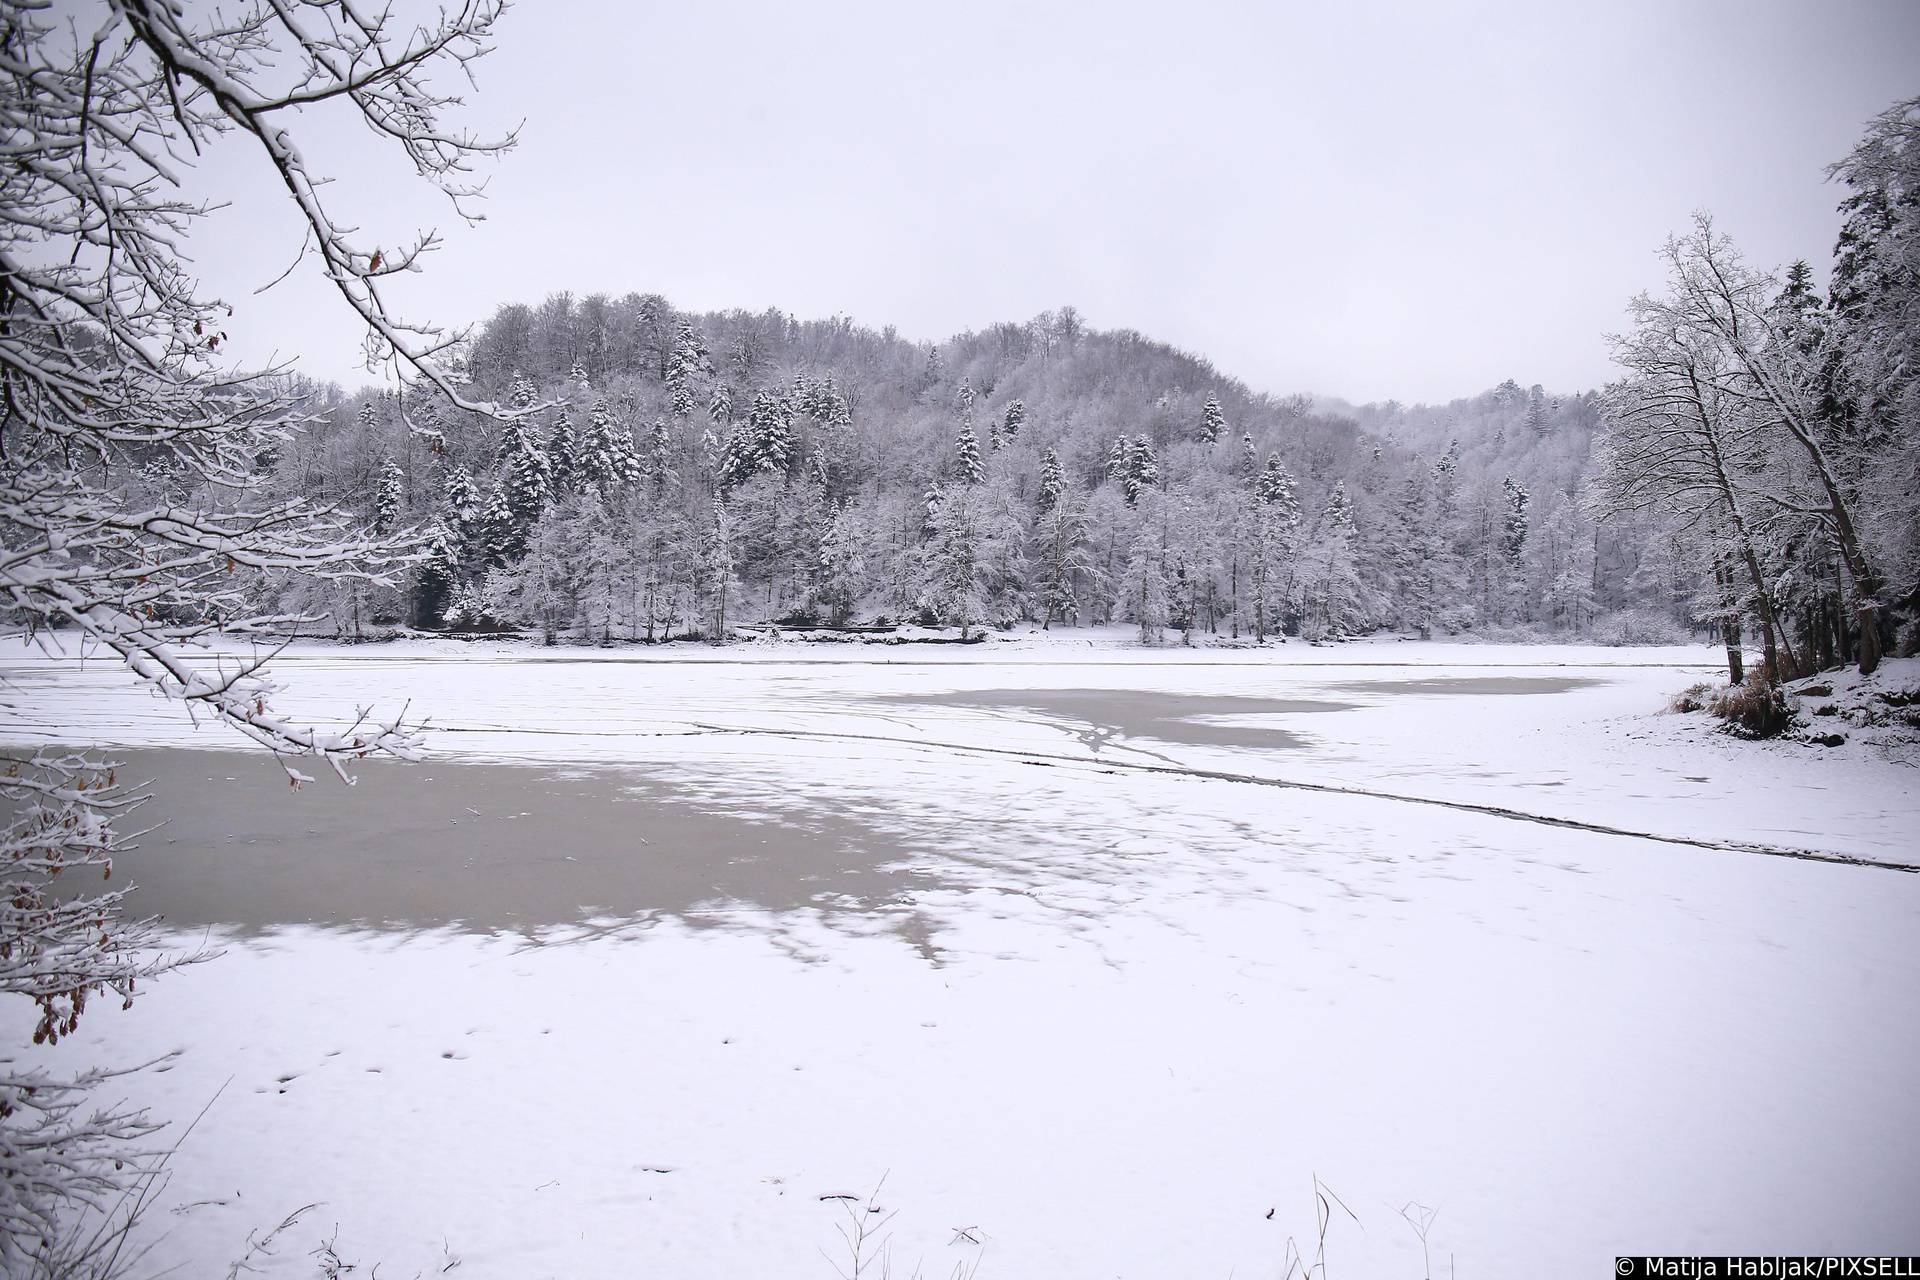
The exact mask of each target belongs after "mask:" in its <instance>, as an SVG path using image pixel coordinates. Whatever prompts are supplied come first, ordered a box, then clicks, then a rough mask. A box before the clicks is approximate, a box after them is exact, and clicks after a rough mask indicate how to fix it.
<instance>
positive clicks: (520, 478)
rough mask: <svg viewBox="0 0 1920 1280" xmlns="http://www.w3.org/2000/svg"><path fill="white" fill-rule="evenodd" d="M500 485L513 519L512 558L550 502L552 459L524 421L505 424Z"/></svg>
mask: <svg viewBox="0 0 1920 1280" xmlns="http://www.w3.org/2000/svg"><path fill="white" fill-rule="evenodd" d="M500 452H501V454H502V463H501V472H502V484H503V485H504V486H505V489H506V502H507V508H508V510H509V511H510V512H511V513H512V516H513V529H514V531H513V535H512V537H511V538H510V539H509V542H510V544H511V550H512V554H513V555H516V556H517V555H519V554H520V551H521V550H522V548H523V547H524V546H525V540H526V534H527V532H528V531H529V530H531V529H532V528H533V522H534V521H536V520H538V519H539V518H540V513H541V511H543V510H545V509H546V505H547V504H548V503H549V502H551V501H553V459H552V458H550V457H549V456H548V454H547V450H546V449H545V448H544V447H542V446H541V445H540V444H539V443H537V442H536V441H535V440H534V438H533V432H532V430H531V429H529V427H528V426H527V420H526V419H525V418H515V419H514V420H513V421H512V422H509V423H508V424H507V427H506V430H505V432H504V433H502V436H501V448H500Z"/></svg>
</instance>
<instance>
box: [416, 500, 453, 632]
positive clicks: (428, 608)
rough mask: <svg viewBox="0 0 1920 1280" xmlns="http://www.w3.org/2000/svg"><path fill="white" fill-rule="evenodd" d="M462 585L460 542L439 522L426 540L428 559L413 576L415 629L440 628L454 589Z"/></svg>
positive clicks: (443, 522)
mask: <svg viewBox="0 0 1920 1280" xmlns="http://www.w3.org/2000/svg"><path fill="white" fill-rule="evenodd" d="M459 584H460V551H459V545H458V540H457V539H456V537H455V535H454V534H453V532H452V531H451V530H449V529H448V528H447V524H446V521H444V520H441V521H437V522H436V523H435V524H434V526H433V530H432V532H431V533H430V534H429V535H428V537H427V554H426V558H425V559H424V560H422V561H421V562H420V567H419V568H418V569H417V570H416V571H415V573H414V589H413V621H414V625H415V626H419V627H432V626H438V625H439V624H440V622H441V620H442V619H443V618H444V617H445V616H446V612H447V607H448V605H450V604H451V603H452V601H453V592H454V588H455V587H457V586H459Z"/></svg>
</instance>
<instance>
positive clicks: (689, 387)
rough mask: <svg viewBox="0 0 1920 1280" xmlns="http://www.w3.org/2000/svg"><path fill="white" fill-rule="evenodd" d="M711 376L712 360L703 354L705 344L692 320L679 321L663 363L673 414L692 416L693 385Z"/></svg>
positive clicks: (693, 402)
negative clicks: (671, 347) (666, 357)
mask: <svg viewBox="0 0 1920 1280" xmlns="http://www.w3.org/2000/svg"><path fill="white" fill-rule="evenodd" d="M712 376H713V362H712V361H711V360H710V359H708V357H707V345H706V343H705V342H703V341H701V338H700V335H699V334H698V333H696V332H695V331H694V327H693V324H692V322H690V321H682V322H681V324H680V333H679V335H678V336H677V337H676V338H675V339H674V344H673V354H672V356H671V357H669V360H668V364H667V392H668V401H669V404H670V407H671V409H672V412H673V414H674V416H675V417H679V418H691V417H692V416H693V411H694V408H695V407H696V403H697V402H696V398H695V390H696V385H697V383H698V382H699V380H700V379H702V378H708V377H712Z"/></svg>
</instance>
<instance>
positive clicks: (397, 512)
mask: <svg viewBox="0 0 1920 1280" xmlns="http://www.w3.org/2000/svg"><path fill="white" fill-rule="evenodd" d="M406 512H407V473H406V472H404V471H402V470H401V469H400V464H399V463H397V462H395V461H394V460H393V457H392V455H388V456H387V457H386V458H384V459H382V460H381V463H380V485H379V488H378V489H376V490H375V492H374V515H373V527H374V531H375V532H376V533H392V532H393V531H394V530H396V529H398V528H399V527H400V525H401V523H402V522H403V521H404V520H405V519H406Z"/></svg>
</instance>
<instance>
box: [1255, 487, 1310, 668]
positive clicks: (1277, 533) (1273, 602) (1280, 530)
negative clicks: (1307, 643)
mask: <svg viewBox="0 0 1920 1280" xmlns="http://www.w3.org/2000/svg"><path fill="white" fill-rule="evenodd" d="M1253 496H1254V503H1253V510H1252V514H1253V538H1252V543H1253V545H1252V549H1251V554H1250V555H1249V557H1248V579H1249V587H1250V589H1251V592H1252V600H1251V603H1252V606H1253V638H1254V639H1255V640H1257V641H1259V642H1261V643H1263V644H1264V643H1265V642H1266V639H1267V637H1268V636H1269V635H1272V634H1273V633H1274V632H1277V631H1279V630H1280V629H1281V626H1282V624H1283V622H1284V619H1285V618H1286V616H1287V614H1288V613H1289V612H1290V610H1291V596H1292V584H1293V557H1294V553H1295V550H1296V548H1297V531H1298V529H1299V527H1300V501H1299V498H1298V497H1297V496H1296V494H1295V489H1294V482H1293V473H1292V472H1290V471H1288V470H1287V466H1286V464H1285V463H1284V462H1282V461H1280V455H1279V454H1277V453H1276V454H1271V455H1269V456H1268V458H1267V465H1266V466H1265V467H1264V468H1262V469H1261V472H1260V478H1259V480H1258V481H1257V482H1256V483H1255V485H1254V494H1253Z"/></svg>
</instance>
